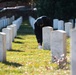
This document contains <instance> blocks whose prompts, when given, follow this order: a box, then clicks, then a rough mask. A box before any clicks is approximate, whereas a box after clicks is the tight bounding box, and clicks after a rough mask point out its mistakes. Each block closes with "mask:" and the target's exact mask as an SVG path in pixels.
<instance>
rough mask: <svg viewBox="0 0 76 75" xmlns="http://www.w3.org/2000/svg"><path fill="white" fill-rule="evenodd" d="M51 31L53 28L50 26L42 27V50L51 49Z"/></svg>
mask: <svg viewBox="0 0 76 75" xmlns="http://www.w3.org/2000/svg"><path fill="white" fill-rule="evenodd" d="M51 31H53V28H52V27H50V26H47V27H43V29H42V34H43V49H48V50H50V49H51V47H50V46H51V45H50V44H51Z"/></svg>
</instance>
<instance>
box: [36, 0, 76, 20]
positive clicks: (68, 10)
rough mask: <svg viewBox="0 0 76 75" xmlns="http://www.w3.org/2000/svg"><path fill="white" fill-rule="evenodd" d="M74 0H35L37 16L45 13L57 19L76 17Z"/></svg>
mask: <svg viewBox="0 0 76 75" xmlns="http://www.w3.org/2000/svg"><path fill="white" fill-rule="evenodd" d="M75 4H76V0H37V2H36V7H37V12H38V16H41V15H46V16H50V17H51V18H52V19H53V18H58V19H64V20H67V19H70V18H75V17H76V10H75V9H76V5H75Z"/></svg>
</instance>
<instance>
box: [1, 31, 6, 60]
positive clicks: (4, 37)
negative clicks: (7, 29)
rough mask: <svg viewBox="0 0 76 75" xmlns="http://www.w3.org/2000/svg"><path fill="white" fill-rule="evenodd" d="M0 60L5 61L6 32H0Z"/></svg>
mask: <svg viewBox="0 0 76 75" xmlns="http://www.w3.org/2000/svg"><path fill="white" fill-rule="evenodd" d="M0 61H1V62H3V61H6V34H5V33H2V32H0Z"/></svg>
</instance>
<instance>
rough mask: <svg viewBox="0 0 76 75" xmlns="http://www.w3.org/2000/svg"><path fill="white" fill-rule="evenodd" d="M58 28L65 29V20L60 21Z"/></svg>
mask: <svg viewBox="0 0 76 75" xmlns="http://www.w3.org/2000/svg"><path fill="white" fill-rule="evenodd" d="M58 30H64V21H63V20H59V21H58Z"/></svg>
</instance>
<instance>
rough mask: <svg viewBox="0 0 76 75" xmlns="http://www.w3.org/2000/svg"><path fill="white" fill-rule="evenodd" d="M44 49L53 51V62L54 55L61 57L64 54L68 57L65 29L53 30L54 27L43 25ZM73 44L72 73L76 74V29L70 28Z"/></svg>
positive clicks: (71, 44)
mask: <svg viewBox="0 0 76 75" xmlns="http://www.w3.org/2000/svg"><path fill="white" fill-rule="evenodd" d="M42 32H43V49H49V50H51V52H52V62H53V61H54V57H56V58H58V59H60V57H61V55H62V54H64V57H66V53H67V51H66V46H67V44H66V40H67V33H66V31H64V30H53V28H52V27H49V26H47V27H43V29H42ZM70 40H71V43H70V46H71V73H72V74H71V75H76V58H75V56H76V29H75V28H74V29H71V30H70Z"/></svg>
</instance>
